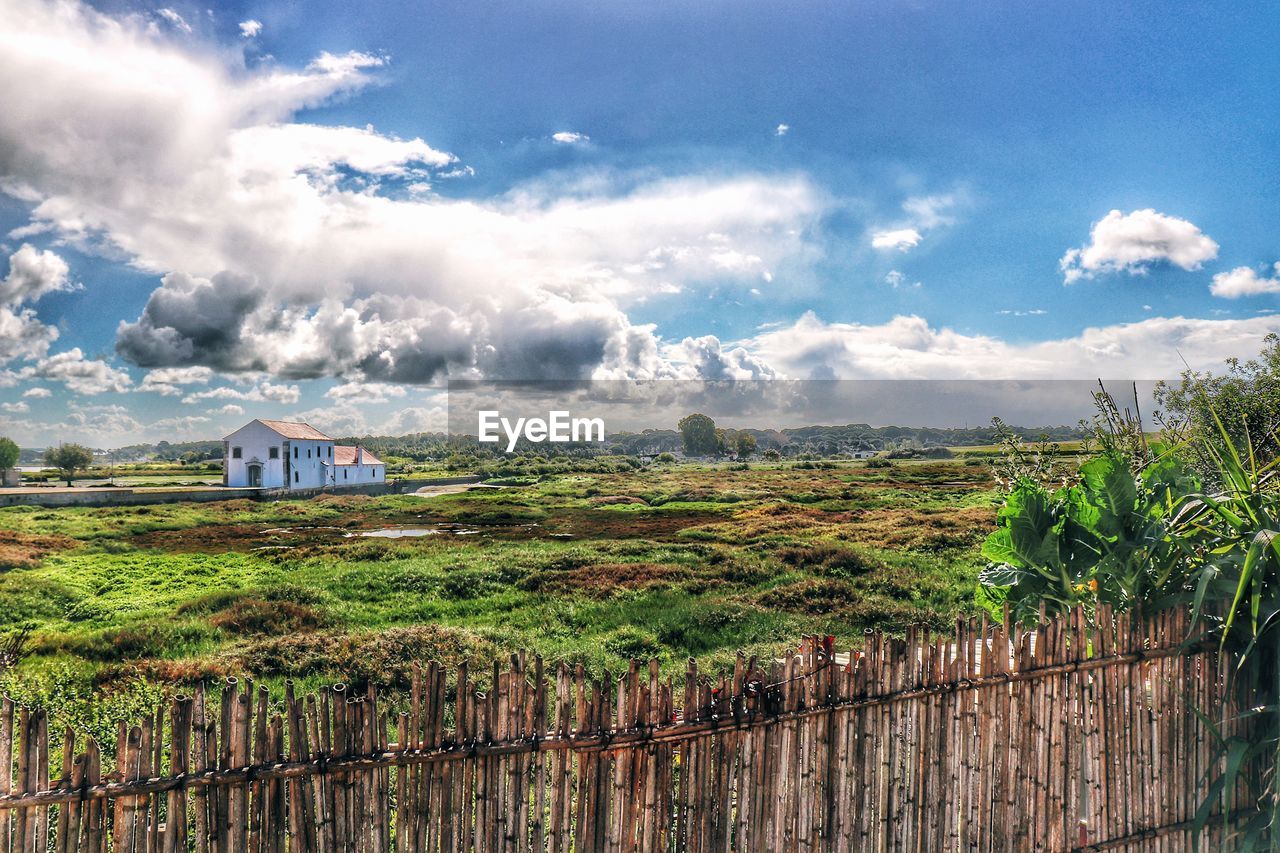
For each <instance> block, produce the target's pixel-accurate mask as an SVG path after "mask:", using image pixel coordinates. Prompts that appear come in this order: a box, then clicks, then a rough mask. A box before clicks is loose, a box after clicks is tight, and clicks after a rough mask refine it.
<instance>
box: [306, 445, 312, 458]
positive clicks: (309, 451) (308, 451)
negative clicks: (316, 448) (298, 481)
mask: <svg viewBox="0 0 1280 853" xmlns="http://www.w3.org/2000/svg"><path fill="white" fill-rule="evenodd" d="M307 458H308V459H310V458H311V448H310V447H308V448H307Z"/></svg>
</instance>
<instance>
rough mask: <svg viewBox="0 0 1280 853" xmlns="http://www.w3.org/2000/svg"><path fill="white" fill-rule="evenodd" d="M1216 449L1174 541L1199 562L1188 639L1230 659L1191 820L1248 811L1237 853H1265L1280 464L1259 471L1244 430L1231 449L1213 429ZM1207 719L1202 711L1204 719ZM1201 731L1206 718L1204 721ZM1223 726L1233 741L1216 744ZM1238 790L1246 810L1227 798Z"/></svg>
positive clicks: (1270, 840) (1276, 668)
mask: <svg viewBox="0 0 1280 853" xmlns="http://www.w3.org/2000/svg"><path fill="white" fill-rule="evenodd" d="M1214 418H1215V420H1216V422H1217V426H1218V430H1219V433H1218V436H1217V439H1218V440H1217V441H1206V442H1204V443H1203V445H1202V447H1201V451H1202V453H1203V454H1204V458H1205V459H1207V460H1209V461H1210V463H1211V464H1212V466H1213V470H1214V474H1215V476H1214V477H1213V481H1214V482H1216V483H1220V484H1221V486H1220V488H1218V489H1215V490H1214V491H1213V492H1212V493H1209V492H1205V493H1201V494H1197V495H1194V496H1192V497H1191V499H1190V500H1189V501H1188V503H1187V506H1186V510H1185V512H1184V513H1183V515H1182V517H1180V519H1179V526H1178V533H1179V535H1183V536H1186V537H1188V538H1191V539H1193V540H1194V541H1195V543H1196V546H1197V553H1198V554H1201V555H1203V560H1202V564H1201V566H1200V568H1199V573H1198V577H1197V578H1196V583H1195V586H1194V593H1193V595H1192V614H1193V621H1192V625H1193V629H1194V630H1200V629H1203V630H1204V633H1205V635H1207V637H1209V638H1216V640H1217V643H1218V646H1219V648H1220V650H1221V652H1223V653H1225V654H1227V655H1229V656H1230V659H1231V660H1232V664H1233V665H1232V667H1231V670H1230V675H1231V682H1232V684H1231V686H1232V687H1233V688H1234V690H1233V692H1232V693H1229V694H1228V695H1230V696H1232V697H1233V698H1234V699H1235V700H1236V703H1237V707H1238V708H1240V709H1243V710H1242V711H1233V710H1232V706H1231V705H1230V704H1224V706H1223V707H1222V708H1221V709H1218V722H1217V724H1216V725H1214V724H1212V723H1211V726H1212V731H1213V732H1214V734H1215V735H1216V736H1217V739H1218V746H1219V749H1220V751H1221V753H1222V756H1223V757H1224V759H1225V760H1224V762H1223V767H1224V770H1223V772H1222V773H1221V774H1220V775H1219V776H1218V777H1217V778H1216V779H1213V780H1212V781H1211V784H1210V788H1209V792H1208V796H1206V798H1205V800H1204V801H1203V802H1202V804H1201V807H1200V809H1199V811H1198V812H1197V814H1196V826H1197V829H1203V827H1204V826H1205V825H1206V824H1207V822H1208V821H1209V819H1210V818H1211V816H1212V815H1213V814H1215V813H1216V814H1219V815H1221V816H1222V819H1223V820H1226V816H1227V815H1228V814H1229V813H1230V812H1231V810H1232V807H1233V806H1245V805H1249V804H1256V809H1254V810H1253V813H1252V814H1251V815H1250V816H1249V818H1248V819H1246V820H1245V821H1244V823H1243V825H1242V826H1241V827H1240V828H1239V831H1240V833H1241V838H1242V841H1243V848H1242V849H1274V846H1273V845H1275V844H1276V843H1277V842H1278V841H1280V490H1278V489H1277V488H1276V485H1277V477H1280V473H1278V472H1280V459H1276V458H1272V459H1268V460H1262V461H1260V460H1259V458H1258V456H1257V455H1256V453H1255V452H1254V448H1255V447H1256V446H1257V445H1256V444H1255V442H1253V441H1250V440H1249V433H1248V429H1247V427H1245V428H1244V436H1245V440H1244V441H1243V442H1242V443H1241V444H1242V445H1243V448H1244V450H1243V452H1242V451H1241V444H1237V442H1236V441H1235V439H1234V438H1233V437H1232V435H1231V434H1230V433H1229V431H1228V430H1227V429H1226V427H1225V426H1224V425H1223V423H1222V421H1221V420H1220V419H1218V417H1217V414H1216V412H1215V413H1214ZM1209 710H1211V709H1206V711H1209ZM1206 721H1207V722H1209V721H1208V718H1207V717H1206ZM1228 724H1231V730H1232V731H1233V732H1235V733H1233V734H1226V732H1227V731H1228ZM1241 783H1243V784H1244V786H1245V788H1246V790H1248V791H1249V794H1248V798H1247V801H1246V802H1243V803H1242V802H1235V803H1233V802H1231V801H1230V799H1229V798H1230V794H1231V792H1233V791H1236V790H1237V789H1238V787H1239V786H1240V785H1241Z"/></svg>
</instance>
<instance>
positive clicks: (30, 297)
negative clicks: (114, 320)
mask: <svg viewBox="0 0 1280 853" xmlns="http://www.w3.org/2000/svg"><path fill="white" fill-rule="evenodd" d="M2 162H3V161H2V158H0V164H2ZM70 274H71V269H70V267H68V266H67V262H66V261H64V260H63V259H62V258H61V257H59V256H58V255H57V254H55V253H53V252H50V251H48V250H45V251H40V250H38V249H36V248H35V247H34V246H32V245H31V244H30V243H23V244H22V245H21V246H20V247H18V251H16V252H14V253H13V254H12V255H10V256H9V272H8V274H7V275H6V276H5V277H4V278H3V279H0V365H3V364H7V363H9V362H10V361H13V360H14V359H19V358H20V359H27V360H30V359H35V358H40V357H42V356H44V355H45V354H46V353H47V352H48V351H49V346H50V344H52V343H53V342H54V341H55V340H57V338H58V330H57V329H56V328H54V327H53V326H48V325H45V324H44V323H42V322H40V320H39V319H38V318H37V317H36V313H35V311H33V310H31V309H30V308H26V307H23V306H24V303H30V302H35V301H36V300H38V299H40V298H41V297H42V296H45V295H46V294H49V293H54V292H56V291H59V290H74V289H75V288H76V285H75V284H73V283H72V281H71V278H70Z"/></svg>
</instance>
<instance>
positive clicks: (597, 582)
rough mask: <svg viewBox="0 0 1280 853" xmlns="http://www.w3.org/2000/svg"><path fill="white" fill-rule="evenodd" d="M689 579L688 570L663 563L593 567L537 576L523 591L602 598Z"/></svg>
mask: <svg viewBox="0 0 1280 853" xmlns="http://www.w3.org/2000/svg"><path fill="white" fill-rule="evenodd" d="M689 577H690V572H689V570H688V569H687V568H685V567H684V566H669V565H664V564H662V563H589V564H587V565H582V566H574V567H572V568H567V569H558V570H557V569H549V570H548V569H544V570H542V571H537V572H533V573H532V574H530V575H529V576H528V577H526V578H524V579H523V580H522V581H520V588H521V589H526V590H529V591H531V592H552V593H558V594H568V593H585V594H586V595H589V596H593V597H601V596H606V595H608V594H610V593H611V592H613V591H614V590H617V589H645V588H648V587H654V586H670V585H671V584H673V583H676V582H678V581H682V580H687V579H688V578H689Z"/></svg>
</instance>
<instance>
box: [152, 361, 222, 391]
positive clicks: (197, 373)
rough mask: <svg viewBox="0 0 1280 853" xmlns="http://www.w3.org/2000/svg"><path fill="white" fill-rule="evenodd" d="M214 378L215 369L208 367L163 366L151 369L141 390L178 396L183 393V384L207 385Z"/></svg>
mask: <svg viewBox="0 0 1280 853" xmlns="http://www.w3.org/2000/svg"><path fill="white" fill-rule="evenodd" d="M212 378H213V371H212V370H210V369H209V368H207V367H201V366H196V367H162V368H160V369H159V370H151V371H148V372H147V375H146V376H144V377H142V384H140V385H139V386H138V390H139V391H152V392H155V393H157V394H161V395H163V396H165V397H176V396H177V395H179V394H181V393H182V388H181V387H180V386H183V385H206V384H208V382H209V380H210V379H212Z"/></svg>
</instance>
